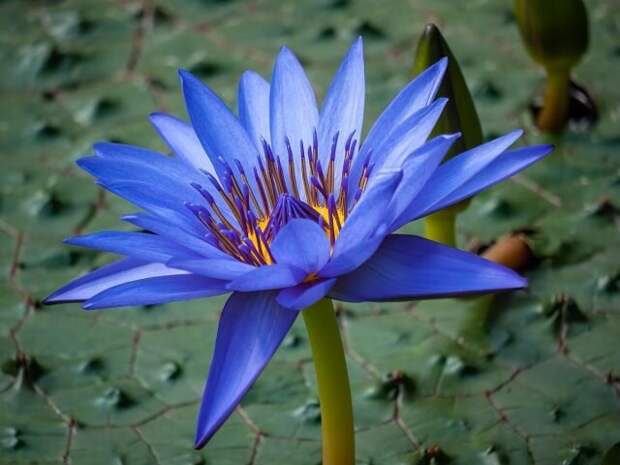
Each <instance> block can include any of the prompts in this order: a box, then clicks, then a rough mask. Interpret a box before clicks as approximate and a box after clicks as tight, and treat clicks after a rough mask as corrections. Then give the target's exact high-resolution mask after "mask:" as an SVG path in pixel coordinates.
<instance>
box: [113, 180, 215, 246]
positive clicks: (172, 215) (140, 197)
mask: <svg viewBox="0 0 620 465" xmlns="http://www.w3.org/2000/svg"><path fill="white" fill-rule="evenodd" d="M104 187H105V188H106V189H107V190H109V191H110V192H112V193H114V194H116V195H118V196H119V197H122V198H123V199H125V200H127V201H128V202H131V203H132V204H134V205H136V206H137V207H139V208H142V209H144V210H146V211H148V212H149V213H152V214H153V215H156V216H157V217H159V218H161V219H163V220H165V221H166V222H167V223H169V224H173V225H176V226H178V227H179V228H181V229H183V230H185V231H188V232H191V233H193V234H201V233H204V226H203V225H202V224H200V222H199V221H198V219H197V218H196V217H195V216H194V215H193V214H192V213H190V211H189V210H188V209H187V208H186V207H185V206H184V205H183V204H182V203H181V202H180V201H179V200H177V199H173V198H170V196H169V195H168V191H167V190H166V189H163V188H160V187H159V186H157V185H149V184H145V183H142V182H131V181H123V182H116V183H109V184H106V185H105V186H104Z"/></svg>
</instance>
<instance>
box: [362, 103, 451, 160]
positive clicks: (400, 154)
mask: <svg viewBox="0 0 620 465" xmlns="http://www.w3.org/2000/svg"><path fill="white" fill-rule="evenodd" d="M446 103H448V99H445V98H440V99H437V100H435V101H434V102H433V103H431V104H430V105H428V106H426V107H424V108H422V109H420V110H418V111H416V112H415V113H414V114H413V115H411V116H410V117H409V118H407V120H406V121H405V122H403V123H402V124H401V125H400V126H399V127H397V128H396V129H394V131H392V134H391V135H390V137H389V139H387V140H385V141H384V142H383V143H382V144H381V145H379V146H378V147H377V149H376V151H375V152H374V153H373V156H372V157H371V160H372V161H373V162H374V163H375V164H376V168H375V169H378V170H382V169H400V168H401V167H402V164H403V162H404V161H405V158H406V157H407V156H408V155H409V154H410V153H411V152H413V151H414V150H415V149H417V148H419V147H421V146H422V145H423V144H424V142H426V139H427V138H428V136H429V135H430V133H431V132H432V131H433V128H434V127H435V125H436V124H437V121H438V120H439V117H440V116H441V113H442V112H443V109H444V108H445V106H446Z"/></svg>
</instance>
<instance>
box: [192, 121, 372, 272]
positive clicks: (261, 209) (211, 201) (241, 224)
mask: <svg viewBox="0 0 620 465" xmlns="http://www.w3.org/2000/svg"><path fill="white" fill-rule="evenodd" d="M317 139H318V138H317V135H316V131H315V133H314V138H313V143H312V145H311V146H309V147H307V149H305V148H304V144H303V142H300V143H299V151H298V156H297V157H295V154H294V151H293V149H292V147H291V144H290V143H289V140H288V139H286V148H287V152H288V169H287V170H286V171H285V170H284V169H283V166H282V161H281V159H280V157H279V156H278V155H274V153H273V151H272V149H271V146H270V145H269V144H268V143H267V142H265V141H263V155H262V156H259V157H258V158H257V161H256V164H255V166H254V167H253V169H252V175H253V177H252V182H250V179H249V178H248V175H247V174H246V172H245V170H244V167H243V165H242V164H241V163H240V162H239V161H238V160H235V164H236V168H237V170H236V171H237V173H236V174H235V173H233V170H232V169H231V168H230V166H228V165H226V164H225V163H224V165H225V166H226V169H225V173H224V175H223V176H220V177H221V178H223V179H222V182H221V183H220V181H218V180H217V179H216V178H215V177H214V176H213V175H212V174H210V173H205V174H206V176H207V177H208V178H209V181H210V183H211V184H212V185H213V188H214V189H215V191H212V192H213V195H215V192H217V196H218V197H220V198H221V201H219V202H216V200H215V198H214V196H213V195H212V194H211V193H210V192H209V191H208V190H207V189H205V188H204V187H203V186H201V185H199V184H196V183H192V186H193V187H194V188H195V189H196V190H197V191H198V192H199V193H200V194H201V195H202V197H203V198H204V199H205V200H206V203H207V205H196V204H190V203H187V204H186V205H187V207H188V208H189V209H190V211H191V212H192V213H193V214H194V215H195V216H196V217H197V218H198V219H199V220H200V222H201V223H202V224H203V225H204V226H205V228H206V230H207V232H206V235H205V240H206V241H207V242H209V243H210V244H212V245H214V246H216V247H218V248H219V249H220V250H222V251H224V252H226V253H228V254H230V255H232V256H233V257H235V258H236V259H238V260H240V261H242V262H245V263H250V264H253V265H268V264H271V263H274V262H275V260H274V258H273V256H272V254H271V251H270V249H269V245H270V244H271V241H272V240H273V239H274V238H275V237H276V235H277V234H278V232H279V231H280V230H281V229H282V228H283V227H284V226H285V225H286V224H287V223H288V222H289V221H291V220H292V219H294V218H304V219H309V220H312V221H315V222H316V223H317V224H318V225H319V226H321V228H323V230H324V231H325V234H326V235H327V237H328V238H329V241H330V244H331V246H332V247H333V245H334V243H335V241H336V238H337V237H338V234H339V233H340V230H341V229H342V227H343V225H344V223H345V221H346V219H347V216H348V214H349V212H350V211H351V209H352V208H353V206H354V205H355V203H356V202H357V201H358V200H359V198H360V196H361V194H362V192H363V191H364V189H365V188H366V185H367V184H368V178H369V176H370V173H371V171H372V165H371V164H369V161H368V159H367V160H366V162H365V163H364V165H363V168H362V171H361V174H360V176H359V179H357V180H352V179H350V172H351V164H352V161H353V156H354V154H355V149H356V146H357V140H355V139H354V134H353V133H352V134H351V135H350V136H349V137H348V139H347V140H346V143H345V145H344V154H343V157H342V166H341V167H340V166H339V167H337V166H336V148H337V145H338V133H336V135H335V136H334V138H333V142H332V147H331V152H330V157H329V159H328V161H327V163H326V165H327V166H326V167H323V166H322V164H321V161H320V160H319V157H318V141H317ZM337 169H339V170H340V176H339V179H338V180H337V179H336V178H337V177H336V170H337ZM355 181H357V182H355Z"/></svg>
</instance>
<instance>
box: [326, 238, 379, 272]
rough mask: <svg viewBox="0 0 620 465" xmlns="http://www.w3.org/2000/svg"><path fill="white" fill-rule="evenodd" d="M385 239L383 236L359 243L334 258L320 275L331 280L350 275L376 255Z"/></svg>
mask: <svg viewBox="0 0 620 465" xmlns="http://www.w3.org/2000/svg"><path fill="white" fill-rule="evenodd" d="M384 237H385V236H384V235H383V234H381V235H379V236H378V237H373V238H372V239H366V240H364V241H361V242H358V243H357V244H355V245H354V246H352V247H349V248H347V249H345V250H343V251H341V252H340V253H339V254H338V255H336V256H334V257H332V259H331V260H330V261H329V262H328V263H327V265H325V266H324V267H323V269H322V270H321V271H320V272H319V273H318V275H319V276H321V277H323V278H331V277H334V276H341V275H343V274H346V273H350V272H351V271H353V270H355V269H356V268H358V267H359V266H360V265H361V264H362V263H364V262H365V261H366V260H368V259H369V258H370V257H372V256H373V255H374V253H375V251H376V250H377V249H378V248H379V246H380V245H381V242H383V239H384Z"/></svg>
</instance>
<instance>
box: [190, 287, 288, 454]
mask: <svg viewBox="0 0 620 465" xmlns="http://www.w3.org/2000/svg"><path fill="white" fill-rule="evenodd" d="M295 318H297V312H292V311H290V310H288V309H284V308H282V307H281V306H280V305H279V304H278V303H277V302H276V301H275V295H274V293H267V292H261V293H249V294H245V293H243V294H241V293H234V294H233V295H232V296H231V297H230V299H228V302H227V303H226V306H225V307H224V310H223V312H222V316H221V318H220V323H219V328H218V331H217V339H216V341H215V351H214V353H213V359H212V360H211V366H210V368H209V377H208V379H207V383H206V387H205V391H204V395H203V397H202V405H201V406H200V413H199V415H198V426H197V429H196V445H195V447H196V448H201V447H203V446H204V445H205V444H206V443H207V441H209V439H210V438H211V436H213V434H214V433H215V432H216V431H217V430H218V429H219V428H220V426H221V425H222V423H224V421H226V419H227V418H228V417H229V416H230V414H231V413H232V412H233V410H234V409H235V407H236V406H237V404H238V403H239V402H240V401H241V398H242V397H243V395H244V394H245V393H246V392H247V390H248V389H249V388H250V387H251V386H252V384H254V381H255V380H256V378H258V376H259V375H260V373H261V372H262V371H263V368H264V367H265V365H267V363H268V362H269V360H271V357H273V354H274V353H275V351H276V350H277V348H278V347H279V346H280V344H281V343H282V340H283V339H284V337H285V336H286V334H287V333H288V331H289V329H290V328H291V326H292V325H293V322H294V321H295Z"/></svg>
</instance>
